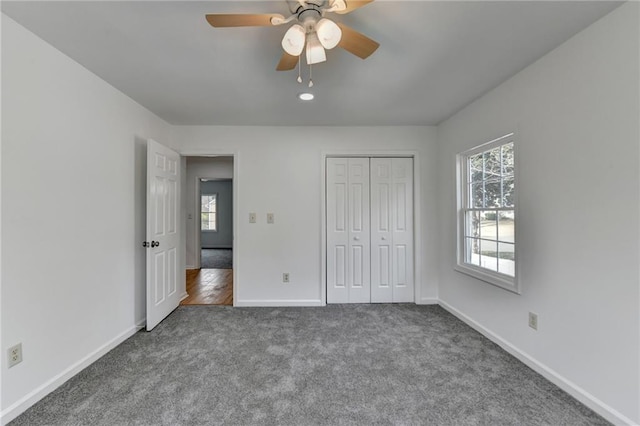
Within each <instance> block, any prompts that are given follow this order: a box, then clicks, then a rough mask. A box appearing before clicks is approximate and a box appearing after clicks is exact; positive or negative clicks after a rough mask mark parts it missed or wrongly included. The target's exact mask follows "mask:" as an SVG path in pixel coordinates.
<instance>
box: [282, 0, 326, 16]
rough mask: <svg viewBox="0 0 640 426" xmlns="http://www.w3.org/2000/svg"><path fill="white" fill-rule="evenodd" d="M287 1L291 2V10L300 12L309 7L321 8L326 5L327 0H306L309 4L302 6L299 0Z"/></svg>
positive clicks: (313, 8)
mask: <svg viewBox="0 0 640 426" xmlns="http://www.w3.org/2000/svg"><path fill="white" fill-rule="evenodd" d="M287 3H288V4H289V10H290V11H291V13H297V14H299V13H300V12H303V11H304V10H307V9H312V10H319V9H320V8H321V7H323V6H325V5H326V3H327V0H305V3H306V5H307V6H306V7H305V6H302V5H301V4H300V2H299V1H297V0H287Z"/></svg>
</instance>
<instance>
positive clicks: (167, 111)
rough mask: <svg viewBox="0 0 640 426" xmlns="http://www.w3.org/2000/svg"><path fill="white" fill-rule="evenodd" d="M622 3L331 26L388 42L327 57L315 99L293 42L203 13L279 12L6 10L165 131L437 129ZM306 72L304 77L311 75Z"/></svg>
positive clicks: (365, 17) (432, 6)
mask: <svg viewBox="0 0 640 426" xmlns="http://www.w3.org/2000/svg"><path fill="white" fill-rule="evenodd" d="M619 4H620V2H613V1H604V2H597V1H585V2H578V1H567V2H559V1H530V2H528V1H497V2H487V1H471V2H457V1H441V2H435V1H390V0H387V1H384V0H378V1H376V2H374V3H372V4H370V5H367V6H365V7H363V8H361V9H358V10H356V11H354V12H353V13H351V14H348V15H332V16H334V17H335V20H336V21H340V22H343V23H345V24H347V25H349V26H351V27H353V28H354V29H356V30H358V31H360V32H362V33H364V34H366V35H368V36H369V37H371V38H373V39H375V40H376V41H378V42H380V44H381V46H380V48H379V49H378V50H377V51H376V52H375V53H374V54H373V55H372V56H371V57H369V58H368V59H366V60H362V59H360V58H358V57H356V56H353V55H351V54H349V53H347V52H346V51H344V50H340V49H334V50H332V51H329V52H328V55H327V57H328V60H327V62H325V63H322V64H319V65H318V66H314V69H313V80H314V83H315V86H314V87H313V89H312V91H313V92H314V93H315V94H316V99H315V100H314V101H313V102H310V103H303V102H302V101H299V100H298V99H297V97H296V95H297V94H298V93H299V92H302V91H305V90H306V89H307V88H306V85H301V84H298V83H297V82H296V77H297V72H296V71H288V72H277V71H275V67H276V64H277V62H278V60H279V58H280V55H281V52H282V50H281V47H280V40H281V38H282V35H283V34H284V32H285V31H286V29H287V26H283V27H263V28H222V29H220V28H212V27H211V26H209V25H208V24H207V22H206V21H205V18H204V15H205V14H206V13H281V14H283V15H287V14H288V7H287V4H286V2H285V1H284V0H281V1H209V2H193V1H118V2H116V1H69V2H58V1H55V2H52V1H43V2H36V1H17V2H12V1H3V2H2V11H3V12H4V13H6V14H7V15H8V16H10V17H11V18H13V19H14V20H16V21H17V22H19V23H20V24H22V25H23V26H25V27H26V28H28V29H29V30H31V31H32V32H34V33H36V34H37V35H38V36H40V37H41V38H43V39H44V40H46V41H47V42H49V43H50V44H52V45H53V46H55V47H56V48H58V49H59V50H61V51H62V52H64V53H65V54H67V55H68V56H70V57H71V58H73V59H74V60H76V61H77V62H79V63H80V64H82V65H84V66H85V67H86V68H88V69H89V70H91V71H92V72H94V73H95V74H97V75H98V76H100V77H102V78H103V79H104V80H106V81H107V82H109V83H110V84H112V85H113V86H115V87H116V88H118V89H119V90H121V91H122V92H124V93H126V94H127V95H128V96H130V97H131V98H133V99H134V100H136V101H137V102H139V103H140V104H142V105H144V106H145V107H147V108H148V109H150V110H151V111H153V112H154V113H156V114H157V115H159V116H160V117H162V118H163V119H165V120H166V121H168V122H169V123H172V124H194V125H196V124H197V125H433V124H437V123H439V122H440V121H442V120H444V119H446V118H447V117H449V116H451V115H452V114H453V113H455V112H456V111H458V110H459V109H461V108H462V107H464V106H465V105H467V104H468V103H470V102H471V101H473V100H474V99H476V98H477V97H479V96H481V95H482V94H483V93H485V92H487V91H488V90H490V89H492V88H493V87H495V86H497V85H498V84H500V83H501V82H503V81H504V80H506V79H507V78H509V77H510V76H512V75H514V74H515V73H517V72H518V71H520V70H521V69H523V68H524V67H526V66H527V65H529V64H531V63H532V62H534V61H535V60H536V59H538V58H539V57H541V56H543V55H544V54H545V53H547V52H549V51H550V50H552V49H553V48H554V47H556V46H558V45H559V44H561V43H562V42H564V41H565V40H567V39H568V38H570V37H571V36H572V35H574V34H576V33H577V32H578V31H580V30H581V29H583V28H585V27H586V26H588V25H589V24H591V23H592V22H594V21H595V20H597V19H598V18H600V17H601V16H603V15H605V14H607V13H608V12H610V11H611V10H613V9H614V8H615V7H617V6H619ZM307 74H308V69H306V68H305V67H303V75H307Z"/></svg>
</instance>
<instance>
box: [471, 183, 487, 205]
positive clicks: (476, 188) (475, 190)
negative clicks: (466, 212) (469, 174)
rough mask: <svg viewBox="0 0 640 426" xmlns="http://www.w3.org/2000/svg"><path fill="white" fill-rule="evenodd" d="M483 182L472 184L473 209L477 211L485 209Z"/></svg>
mask: <svg viewBox="0 0 640 426" xmlns="http://www.w3.org/2000/svg"><path fill="white" fill-rule="evenodd" d="M482 186H483V184H482V182H480V183H474V184H471V200H470V201H471V207H473V208H476V209H481V208H483V207H484V201H483V195H484V191H483V190H482Z"/></svg>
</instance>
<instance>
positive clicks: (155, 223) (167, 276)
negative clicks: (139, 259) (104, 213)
mask: <svg viewBox="0 0 640 426" xmlns="http://www.w3.org/2000/svg"><path fill="white" fill-rule="evenodd" d="M179 209H180V155H179V154H178V153H176V152H174V151H172V150H170V149H169V148H167V147H164V146H162V145H160V144H159V143H157V142H155V141H153V140H151V139H149V140H148V141H147V240H146V241H145V245H146V247H147V330H151V329H153V328H154V327H155V326H156V325H158V324H159V323H160V321H162V320H163V319H164V318H165V317H166V316H167V315H169V314H170V313H171V312H172V311H173V310H174V309H175V308H177V307H178V304H179V303H180V296H181V294H180V293H179V292H178V283H179V282H180V280H179V277H178V274H180V273H183V272H182V270H181V268H180V265H179V259H180V257H179V256H178V246H179V244H180V229H181V228H180V226H179V212H180V210H179Z"/></svg>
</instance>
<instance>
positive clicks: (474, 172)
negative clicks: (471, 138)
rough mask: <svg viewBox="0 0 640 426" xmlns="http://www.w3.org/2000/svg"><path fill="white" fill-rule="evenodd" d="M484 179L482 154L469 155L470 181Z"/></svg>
mask: <svg viewBox="0 0 640 426" xmlns="http://www.w3.org/2000/svg"><path fill="white" fill-rule="evenodd" d="M481 180H482V154H477V155H472V156H471V157H469V182H480V181H481Z"/></svg>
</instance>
